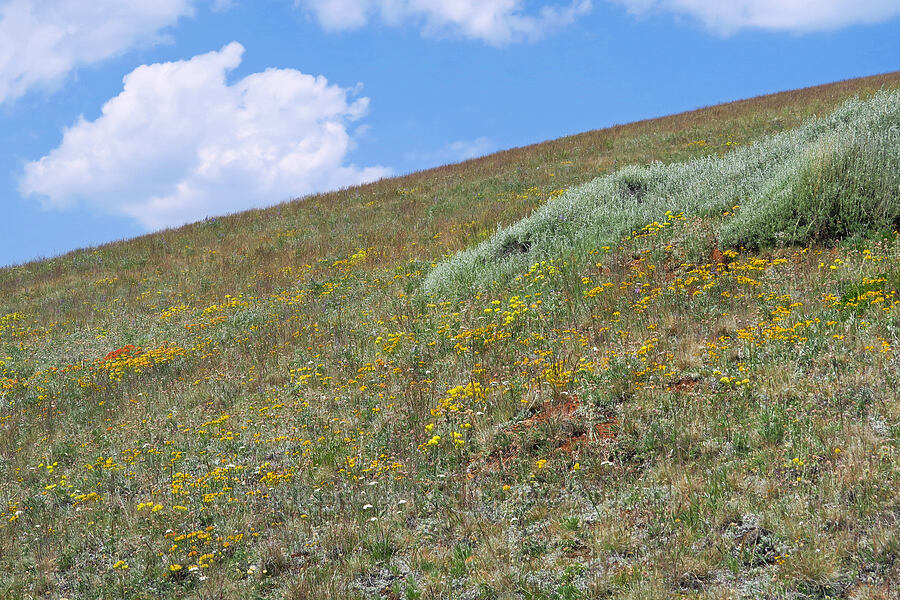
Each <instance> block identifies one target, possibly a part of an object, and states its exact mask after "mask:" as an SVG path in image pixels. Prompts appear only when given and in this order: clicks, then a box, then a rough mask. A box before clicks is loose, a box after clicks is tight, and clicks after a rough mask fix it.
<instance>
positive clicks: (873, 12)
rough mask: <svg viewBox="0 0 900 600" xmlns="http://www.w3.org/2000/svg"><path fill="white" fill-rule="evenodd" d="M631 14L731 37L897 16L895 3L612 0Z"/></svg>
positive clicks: (837, 26)
mask: <svg viewBox="0 0 900 600" xmlns="http://www.w3.org/2000/svg"><path fill="white" fill-rule="evenodd" d="M613 1H614V2H617V3H619V4H623V5H625V6H626V7H627V8H628V9H629V10H630V11H631V12H633V13H635V14H645V13H647V12H651V11H668V12H674V13H680V14H684V15H689V16H692V17H695V18H697V19H699V20H700V21H701V22H702V23H703V24H704V25H705V26H706V27H707V28H709V29H711V30H713V31H716V32H718V33H721V34H725V35H727V34H731V33H734V32H735V31H737V30H740V29H745V28H756V29H767V30H772V31H789V32H796V33H809V32H814V31H828V30H834V29H840V28H842V27H846V26H848V25H860V24H872V23H879V22H882V21H886V20H888V19H890V18H892V17H895V16H897V15H900V2H897V0H728V1H727V2H726V1H723V0H613Z"/></svg>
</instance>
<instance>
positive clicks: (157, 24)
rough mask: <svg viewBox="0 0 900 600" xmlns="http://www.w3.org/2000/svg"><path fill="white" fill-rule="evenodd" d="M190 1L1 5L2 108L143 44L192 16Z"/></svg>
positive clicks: (50, 0)
mask: <svg viewBox="0 0 900 600" xmlns="http://www.w3.org/2000/svg"><path fill="white" fill-rule="evenodd" d="M193 3H194V0H129V1H128V2H122V1H121V0H90V1H88V2H85V1H84V0H6V1H0V102H4V101H9V100H15V99H16V98H18V97H20V96H22V95H24V94H25V93H26V92H28V91H29V90H31V89H34V88H49V89H52V88H55V87H57V86H58V85H59V84H60V83H61V82H62V81H63V80H64V79H65V77H66V76H67V75H68V74H69V73H70V72H72V71H73V70H74V69H76V68H78V67H80V66H84V65H89V64H93V63H97V62H100V61H103V60H105V59H107V58H110V57H112V56H115V55H117V54H119V53H121V52H124V51H125V50H127V49H129V48H132V47H134V46H136V45H141V44H153V43H156V42H158V41H160V40H161V39H163V37H162V36H163V34H162V31H163V30H164V29H165V28H166V27H168V26H170V25H172V24H174V23H175V22H176V21H177V20H178V18H179V17H182V16H187V15H190V14H192V12H193V8H192V4H193Z"/></svg>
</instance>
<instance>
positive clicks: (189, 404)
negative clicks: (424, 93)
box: [0, 74, 900, 599]
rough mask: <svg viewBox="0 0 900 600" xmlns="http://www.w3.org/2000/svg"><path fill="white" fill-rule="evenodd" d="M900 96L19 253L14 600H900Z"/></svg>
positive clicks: (0, 279)
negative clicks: (74, 247) (874, 120)
mask: <svg viewBox="0 0 900 600" xmlns="http://www.w3.org/2000/svg"><path fill="white" fill-rule="evenodd" d="M898 84H900V74H893V75H889V76H882V77H878V78H871V79H864V80H856V81H852V82H844V83H841V84H835V85H833V86H825V87H821V88H815V89H811V90H801V91H798V92H791V93H786V94H780V95H776V96H772V97H765V98H760V99H754V100H749V101H745V102H742V103H735V104H732V105H727V106H723V107H713V108H710V109H704V110H703V111H699V112H697V113H689V114H685V115H677V116H674V117H668V118H665V119H661V120H658V121H652V122H643V123H638V124H633V125H629V126H623V127H617V128H613V129H611V130H604V131H597V132H591V133H588V134H584V135H582V136H575V137H573V138H567V139H564V140H558V141H554V142H548V143H546V144H542V145H538V146H534V147H530V148H523V149H517V150H512V151H509V152H506V153H501V154H499V155H494V156H491V157H486V158H484V159H480V160H478V161H470V162H468V163H463V164H462V165H454V166H448V167H442V168H440V169H436V170H433V171H429V172H424V173H418V174H414V175H410V176H408V177H405V178H399V179H394V180H386V181H382V182H378V183H375V184H372V185H369V186H364V187H359V188H352V189H349V190H344V191H342V192H339V193H336V194H330V195H324V196H319V197H313V198H307V199H304V200H303V201H300V202H295V203H290V204H285V205H281V206H278V207H274V208H271V209H267V210H264V211H252V212H248V213H243V214H240V215H234V216H231V217H226V218H220V219H210V220H207V221H205V222H202V223H197V224H194V225H191V226H187V227H184V228H182V229H179V230H174V231H166V232H162V233H159V234H155V235H152V236H145V237H143V238H139V239H137V240H132V241H127V242H122V243H118V244H112V245H108V246H104V247H100V248H95V249H89V250H84V251H79V252H75V253H72V254H69V255H67V256H64V257H60V258H55V259H51V260H47V261H42V262H36V263H31V264H27V265H22V266H19V267H14V268H8V269H4V270H2V271H0V478H2V479H0V482H2V485H0V597H2V598H6V597H9V598H15V599H18V598H54V599H55V598H71V599H75V598H78V599H81V598H110V597H112V598H119V597H121V598H132V599H138V598H141V599H143V598H147V599H149V598H170V597H186V598H245V597H259V598H270V597H271V598H294V599H300V598H378V597H383V598H406V599H419V598H422V599H426V598H456V597H462V598H472V599H475V598H485V599H486V598H535V599H536V598H559V599H564V598H565V599H572V598H601V597H609V598H635V599H636V598H668V597H681V598H710V599H711V598H728V597H732V598H759V597H770V598H854V599H856V598H859V599H862V598H893V597H896V596H897V594H898V593H900V587H898V586H900V583H898V582H900V561H898V560H897V552H898V549H900V535H898V534H897V532H898V531H900V523H898V514H900V513H898V511H897V506H898V504H897V502H898V500H897V489H898V486H900V456H898V451H900V396H898V391H897V390H898V389H900V375H898V374H900V358H898V348H900V291H898V288H900V270H898V264H900V234H898V232H897V230H896V229H897V228H896V212H895V211H896V207H897V202H898V199H897V196H896V195H894V196H891V193H892V191H891V190H894V191H896V183H895V182H896V171H890V169H889V167H890V165H893V164H896V162H892V161H896V160H897V146H896V144H897V137H896V135H897V133H896V129H892V128H891V126H890V124H889V123H888V126H886V127H883V128H878V127H875V128H873V129H871V130H867V131H868V132H867V133H866V132H863V131H862V130H861V129H860V128H859V126H858V122H857V121H853V119H852V118H851V117H852V115H858V114H861V113H860V111H861V110H863V109H862V108H860V107H871V106H883V107H884V109H885V110H883V111H881V112H880V113H878V114H885V115H886V114H889V113H890V114H894V115H896V111H897V110H898V109H897V106H896V103H897V93H896V92H891V91H884V92H881V93H876V92H877V90H878V89H880V88H882V87H888V88H895V87H897V86H898ZM856 95H860V96H861V97H862V99H861V100H859V101H858V102H852V103H851V104H848V105H844V107H843V108H840V109H839V112H838V113H836V114H837V116H832V117H820V118H819V119H816V120H814V121H813V120H810V117H811V116H812V115H813V114H814V113H815V114H819V115H824V114H827V113H830V112H832V111H833V110H834V109H836V108H837V107H838V106H839V105H841V104H843V103H844V102H845V101H846V99H847V98H848V97H850V96H856ZM864 101H869V102H873V103H874V104H862V102H864ZM879 103H880V104H879ZM865 110H868V109H865ZM891 111H894V112H893V113H891ZM876 112H877V111H876ZM867 114H869V113H867ZM871 114H875V112H872V113H871ZM841 115H844V116H841ZM845 117H846V119H847V123H852V124H853V126H852V130H853V135H849V134H848V135H847V136H843V135H837V137H835V133H834V131H836V130H835V129H833V128H832V127H831V125H829V123H832V124H833V123H834V122H835V120H836V119H837V120H840V119H844V118H845ZM879 118H880V117H879ZM890 118H893V117H890ZM804 123H805V125H804ZM798 126H800V128H799V129H794V128H795V127H798ZM847 127H851V125H847ZM788 130H791V131H788ZM781 131H785V132H787V133H779V132H781ZM838 131H839V130H838ZM803 132H807V133H808V136H807V137H806V138H804V139H805V140H806V142H808V143H805V144H804V145H800V144H797V143H795V142H796V141H797V139H798V136H803V135H807V134H806V133H803ZM828 132H831V133H828ZM876 133H877V135H876V138H875V139H876V140H877V143H871V142H870V141H869V140H870V139H871V138H870V137H866V136H871V135H875V134H876ZM772 134H775V138H773V139H775V140H776V141H775V142H772V141H771V140H770V141H768V142H766V141H762V140H764V139H766V138H767V136H770V135H772ZM891 136H893V137H891ZM778 140H781V141H778ZM701 142H702V143H701ZM754 142H758V143H756V144H754ZM766 144H770V145H772V146H770V147H768V149H766V150H764V149H765V148H767V146H766ZM779 144H783V145H781V146H779ZM779 148H783V149H784V154H780V155H778V156H779V157H781V158H779V159H778V160H777V161H776V160H774V159H773V156H772V153H775V154H777V153H778V152H781V150H779ZM748 157H749V158H748ZM751 159H752V160H751ZM614 161H616V162H614ZM653 161H661V162H660V163H658V164H657V163H654V164H648V163H653ZM754 161H755V162H754ZM748 164H751V165H755V166H752V168H750V169H749V173H750V175H748V167H747V165H748ZM613 165H615V166H616V168H615V169H613V168H612V167H613ZM723 166H725V167H726V169H725V174H724V175H722V174H721V169H722V167H723ZM773 168H774V169H776V171H777V172H778V173H776V174H784V177H783V178H781V179H777V178H776V180H775V183H774V184H772V185H768V184H764V182H763V180H764V179H765V178H767V177H771V175H772V173H771V171H772V169H773ZM716 169H719V170H718V171H717V170H716ZM729 169H730V170H729ZM598 175H601V176H603V177H601V178H600V179H596V178H597V176H598ZM688 180H689V181H691V182H692V186H694V187H693V188H692V189H695V190H697V194H696V196H697V199H696V200H694V199H692V196H691V195H690V194H685V193H684V191H683V190H679V188H678V187H677V186H676V185H675V182H678V181H682V182H683V181H688ZM705 181H712V182H714V183H716V184H719V185H714V186H708V187H707V188H704V187H703V184H704V182H705ZM583 184H586V185H583ZM776 184H777V185H776ZM582 185H583V187H578V186H582ZM666 186H668V187H666ZM779 186H780V187H779ZM892 186H894V187H892ZM716 189H718V190H721V192H720V196H716V195H715V193H714V192H713V191H709V190H716ZM704 190H706V191H704ZM751 192H753V193H751ZM756 192H760V193H756ZM591 194H594V195H593V196H591ZM597 198H601V199H602V200H603V202H602V203H601V202H598V201H597V200H596V199H597ZM733 198H737V201H734V202H733V203H732V199H733ZM782 200H783V201H784V203H783V204H778V202H781V201H782ZM591 202H593V204H591ZM585 206H592V207H593V208H592V210H591V211H585V210H582V209H583V208H584V207H585ZM735 207H737V208H735ZM619 209H622V210H619ZM532 210H534V213H533V214H532V215H531V217H530V218H527V219H526V220H525V221H522V222H519V221H520V219H522V218H523V217H527V215H528V213H529V212H531V211H532ZM861 210H862V211H864V214H865V218H866V219H867V220H868V226H867V227H865V228H863V227H859V225H860V223H861V221H860V220H859V219H858V218H856V217H855V215H858V214H861V213H860V211H861ZM767 211H768V212H767ZM790 211H793V212H790ZM854 211H855V212H854ZM879 211H880V212H879ZM892 211H894V212H892ZM798 214H804V215H810V218H808V219H807V220H806V221H804V222H802V223H800V225H802V227H800V226H798V227H794V228H793V229H790V228H786V227H783V226H782V225H781V224H783V223H785V222H788V221H787V220H792V221H791V222H794V221H793V220H795V219H796V215H798ZM598 215H599V216H602V222H601V220H598V219H597V217H598ZM826 216H827V217H828V218H825V217H826ZM560 217H564V218H560ZM778 219H783V220H782V221H779V220H778ZM497 223H501V224H503V225H505V226H507V228H505V229H503V228H501V229H499V230H497V229H495V227H496V225H497ZM783 232H788V234H789V235H784V233H783ZM548 240H551V241H552V244H551V243H550V242H548ZM480 242H484V244H483V245H481V246H477V244H478V243H480ZM471 247H477V249H476V250H466V248H471ZM458 251H463V254H461V255H460V257H457V258H452V257H453V255H455V253H456V252H458ZM481 259H483V260H481ZM442 261H445V262H443V263H442V264H443V265H444V266H436V265H437V264H438V263H441V262H442ZM459 264H466V265H469V266H470V267H471V268H472V269H475V271H473V273H475V276H474V277H469V278H468V279H467V278H466V277H468V276H467V275H466V273H465V272H464V271H463V270H458V271H454V270H453V269H454V268H456V267H453V265H459ZM495 280H496V281H497V284H494V283H493V282H494V281H495ZM426 282H427V286H426ZM466 286H471V287H469V288H467V287H466Z"/></svg>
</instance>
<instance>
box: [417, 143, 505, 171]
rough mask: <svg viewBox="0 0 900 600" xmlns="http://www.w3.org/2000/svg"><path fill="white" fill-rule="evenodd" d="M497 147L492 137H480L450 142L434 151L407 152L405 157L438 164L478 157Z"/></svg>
mask: <svg viewBox="0 0 900 600" xmlns="http://www.w3.org/2000/svg"><path fill="white" fill-rule="evenodd" d="M496 149H497V144H495V143H494V142H493V141H492V140H491V139H490V138H486V137H480V138H476V139H474V140H457V141H455V142H450V143H449V144H445V145H444V146H443V147H442V148H441V149H440V150H437V151H434V152H407V153H406V155H405V156H404V158H405V159H406V160H407V161H409V162H414V163H424V164H428V165H437V164H446V163H454V162H460V161H463V160H469V159H470V158H478V157H479V156H484V155H485V154H490V153H491V152H493V151H494V150H496Z"/></svg>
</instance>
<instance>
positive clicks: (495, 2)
mask: <svg viewBox="0 0 900 600" xmlns="http://www.w3.org/2000/svg"><path fill="white" fill-rule="evenodd" d="M295 4H297V5H299V6H302V7H304V8H306V9H307V10H308V11H309V12H310V13H311V14H312V15H313V16H314V17H315V18H316V19H317V20H318V21H319V23H320V24H321V25H322V27H324V28H325V29H328V30H332V31H343V30H348V29H358V28H359V27H362V26H363V25H365V24H366V23H368V22H369V20H370V19H373V18H379V19H380V20H381V21H382V22H383V23H386V24H388V25H401V24H403V23H406V22H410V21H411V22H414V23H416V24H418V25H419V26H421V27H422V29H423V32H424V33H426V34H428V35H454V36H460V37H464V38H470V39H477V40H482V41H484V42H487V43H489V44H492V45H496V46H502V45H506V44H509V43H512V42H517V41H523V40H535V39H539V38H541V37H542V36H543V35H544V34H545V33H546V32H547V31H549V30H552V29H557V28H559V27H564V26H566V25H569V24H570V23H572V22H573V21H575V19H577V18H578V17H580V16H582V15H585V14H587V13H588V12H589V11H590V9H591V1H590V0H573V1H572V3H571V4H568V5H564V6H547V5H545V6H543V7H542V8H541V9H540V10H538V11H536V12H535V13H529V12H527V11H526V10H525V9H524V8H523V6H522V5H523V4H524V2H523V1H522V0H295Z"/></svg>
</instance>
